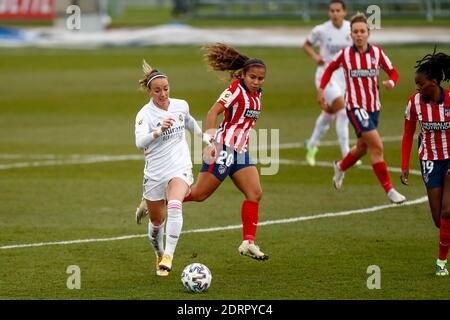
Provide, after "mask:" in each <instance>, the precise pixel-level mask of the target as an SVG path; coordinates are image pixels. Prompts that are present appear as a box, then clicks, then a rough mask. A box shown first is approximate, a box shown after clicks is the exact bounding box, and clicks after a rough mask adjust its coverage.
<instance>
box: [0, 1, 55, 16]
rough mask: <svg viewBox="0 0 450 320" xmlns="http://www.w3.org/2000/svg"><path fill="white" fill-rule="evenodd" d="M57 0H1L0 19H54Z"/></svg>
mask: <svg viewBox="0 0 450 320" xmlns="http://www.w3.org/2000/svg"><path fill="white" fill-rule="evenodd" d="M54 17H55V0H0V20H52V19H53V18H54Z"/></svg>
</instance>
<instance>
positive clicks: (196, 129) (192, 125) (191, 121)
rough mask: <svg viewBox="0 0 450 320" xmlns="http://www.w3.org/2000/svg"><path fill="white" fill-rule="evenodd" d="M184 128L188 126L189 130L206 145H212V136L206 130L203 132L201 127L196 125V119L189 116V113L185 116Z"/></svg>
mask: <svg viewBox="0 0 450 320" xmlns="http://www.w3.org/2000/svg"><path fill="white" fill-rule="evenodd" d="M186 128H188V130H189V131H191V132H192V133H193V134H194V135H196V136H197V137H199V138H200V139H202V141H203V142H204V143H205V144H207V145H208V146H210V147H212V146H213V144H212V141H213V137H212V136H211V135H209V134H208V133H207V132H205V133H203V132H202V129H201V128H200V126H199V125H198V122H197V120H195V118H194V117H193V116H191V115H190V114H189V113H188V114H187V116H186Z"/></svg>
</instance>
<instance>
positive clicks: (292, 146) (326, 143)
mask: <svg viewBox="0 0 450 320" xmlns="http://www.w3.org/2000/svg"><path fill="white" fill-rule="evenodd" d="M402 139H403V136H387V137H382V138H381V141H383V142H398V141H402ZM355 143H356V140H354V139H352V140H350V145H352V144H355ZM338 145H339V141H338V140H328V141H320V142H319V145H318V146H319V147H334V146H338ZM298 148H300V149H304V148H305V144H304V142H287V143H281V144H280V145H279V146H278V149H279V150H282V149H298ZM258 149H259V150H268V149H271V146H258Z"/></svg>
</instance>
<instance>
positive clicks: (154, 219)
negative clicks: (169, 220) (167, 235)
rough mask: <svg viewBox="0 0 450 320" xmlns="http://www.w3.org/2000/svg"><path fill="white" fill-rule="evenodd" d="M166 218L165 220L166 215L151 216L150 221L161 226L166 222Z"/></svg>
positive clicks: (156, 225)
mask: <svg viewBox="0 0 450 320" xmlns="http://www.w3.org/2000/svg"><path fill="white" fill-rule="evenodd" d="M164 220H165V219H164V216H161V217H150V222H151V223H152V225H154V226H155V227H159V226H160V225H162V224H163V223H164Z"/></svg>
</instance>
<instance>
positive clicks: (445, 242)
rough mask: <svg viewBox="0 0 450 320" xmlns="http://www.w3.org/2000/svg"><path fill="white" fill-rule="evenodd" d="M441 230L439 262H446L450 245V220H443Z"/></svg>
mask: <svg viewBox="0 0 450 320" xmlns="http://www.w3.org/2000/svg"><path fill="white" fill-rule="evenodd" d="M439 230H440V232H439V260H446V259H447V257H448V247H449V245H450V219H444V218H441V226H440V228H439Z"/></svg>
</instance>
